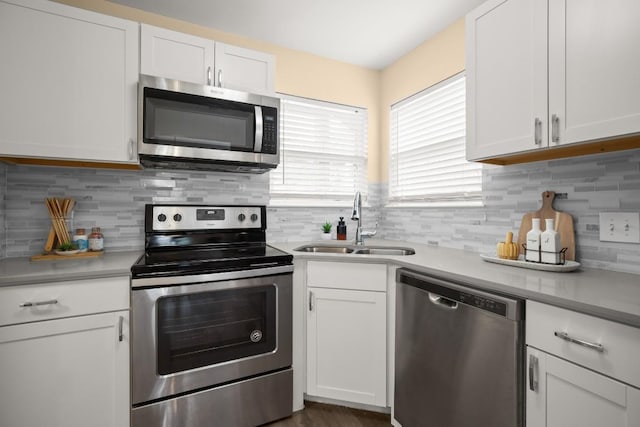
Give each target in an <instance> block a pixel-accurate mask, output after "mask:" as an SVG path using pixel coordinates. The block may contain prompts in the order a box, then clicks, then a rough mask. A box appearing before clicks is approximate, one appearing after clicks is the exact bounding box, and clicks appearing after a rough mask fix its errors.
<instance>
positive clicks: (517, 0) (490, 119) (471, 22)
mask: <svg viewBox="0 0 640 427" xmlns="http://www.w3.org/2000/svg"><path fill="white" fill-rule="evenodd" d="M466 74H467V159H481V158H485V157H491V156H495V155H499V154H504V153H510V152H517V151H525V150H533V149H535V148H537V147H540V146H546V145H547V133H546V131H543V130H544V129H546V127H547V124H546V117H547V7H546V2H545V1H537V0H491V1H489V2H487V3H484V4H483V5H482V6H480V7H479V8H477V9H475V10H474V11H472V12H471V13H470V14H469V15H467V21H466ZM536 126H537V129H536ZM536 132H537V133H536Z"/></svg>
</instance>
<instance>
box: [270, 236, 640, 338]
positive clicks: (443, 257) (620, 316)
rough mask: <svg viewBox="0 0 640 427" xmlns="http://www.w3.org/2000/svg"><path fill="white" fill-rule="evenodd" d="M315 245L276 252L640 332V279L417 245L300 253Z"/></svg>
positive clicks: (292, 245)
mask: <svg viewBox="0 0 640 427" xmlns="http://www.w3.org/2000/svg"><path fill="white" fill-rule="evenodd" d="M309 243H310V242H297V243H293V242H288V243H276V244H273V246H275V247H277V248H279V249H282V250H284V251H287V252H289V253H291V254H293V255H294V256H295V257H296V258H301V259H323V260H344V261H351V262H380V261H385V262H390V263H393V264H396V265H398V266H401V267H408V268H411V269H414V270H416V271H420V272H423V273H427V274H432V275H436V276H439V277H441V278H445V279H448V280H453V281H457V282H460V283H462V284H465V285H468V286H472V287H475V288H478V289H484V290H491V291H496V292H500V293H505V294H509V295H515V296H519V297H523V298H526V299H531V300H535V301H540V302H544V303H548V304H553V305H556V306H560V307H564V308H568V309H571V310H576V311H580V312H583V313H586V314H591V315H594V316H598V317H602V318H605V319H609V320H614V321H616V322H621V323H625V324H628V325H632V326H636V327H640V275H636V274H628V273H619V272H613V271H606V270H596V269H587V268H583V267H580V268H579V269H578V270H576V271H572V272H567V273H552V272H547V271H537V270H529V269H525V268H519V267H512V266H506V265H498V264H493V263H489V262H486V261H483V260H482V259H481V258H480V255H479V254H477V253H473V252H466V251H462V250H458V249H448V248H440V247H433V246H427V245H422V244H418V243H412V242H401V241H391V240H367V243H366V245H368V246H374V245H378V246H400V247H411V248H413V249H415V251H416V253H415V255H405V256H388V255H354V254H331V253H312V252H296V251H294V250H293V249H294V248H297V247H298V246H301V245H304V244H309ZM317 243H318V244H319V245H328V244H331V245H333V244H336V245H352V244H353V242H352V241H336V240H332V241H321V242H317Z"/></svg>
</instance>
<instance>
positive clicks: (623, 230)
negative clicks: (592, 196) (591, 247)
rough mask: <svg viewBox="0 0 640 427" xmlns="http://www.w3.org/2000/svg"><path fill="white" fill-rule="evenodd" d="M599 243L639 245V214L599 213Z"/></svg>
mask: <svg viewBox="0 0 640 427" xmlns="http://www.w3.org/2000/svg"><path fill="white" fill-rule="evenodd" d="M600 241H602V242H622V243H640V213H638V212H601V213H600Z"/></svg>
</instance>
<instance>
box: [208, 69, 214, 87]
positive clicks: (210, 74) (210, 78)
mask: <svg viewBox="0 0 640 427" xmlns="http://www.w3.org/2000/svg"><path fill="white" fill-rule="evenodd" d="M212 79H213V75H212V73H211V67H207V85H208V86H211V80H212Z"/></svg>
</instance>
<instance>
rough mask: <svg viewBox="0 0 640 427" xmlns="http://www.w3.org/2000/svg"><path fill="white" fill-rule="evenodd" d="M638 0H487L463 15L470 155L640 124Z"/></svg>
mask: <svg viewBox="0 0 640 427" xmlns="http://www.w3.org/2000/svg"><path fill="white" fill-rule="evenodd" d="M638 17H640V2H638V1H637V0H612V1H610V2H598V1H596V0H586V1H583V0H558V1H552V2H547V0H490V1H488V2H487V3H485V4H483V5H482V6H480V7H478V8H477V9H475V10H474V11H472V12H471V13H469V14H468V15H467V22H466V49H467V54H466V70H467V159H469V160H481V159H491V158H499V157H502V156H508V155H511V154H515V153H523V152H524V153H526V152H533V151H536V150H540V149H545V148H553V147H557V146H560V145H564V144H573V143H579V142H587V141H596V140H602V139H608V138H613V137H619V136H624V135H629V134H635V133H638V132H640V55H638V54H637V52H638V51H639V50H640V26H638V25H637V19H638Z"/></svg>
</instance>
